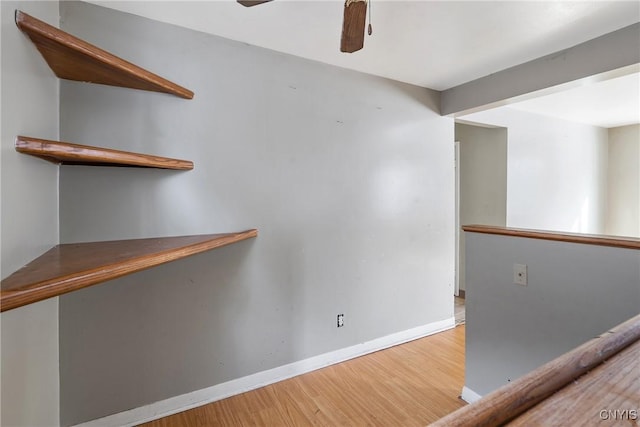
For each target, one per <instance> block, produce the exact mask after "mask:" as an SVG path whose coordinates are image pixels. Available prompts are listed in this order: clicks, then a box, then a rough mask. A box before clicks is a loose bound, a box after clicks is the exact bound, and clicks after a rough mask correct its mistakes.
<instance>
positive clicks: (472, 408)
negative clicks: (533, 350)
mask: <svg viewBox="0 0 640 427" xmlns="http://www.w3.org/2000/svg"><path fill="white" fill-rule="evenodd" d="M639 340H640V315H638V316H636V317H634V318H632V319H629V320H628V321H626V322H624V323H622V324H620V325H618V326H616V327H615V328H613V329H611V330H610V331H608V332H605V333H604V334H602V335H600V336H599V337H597V338H594V339H592V340H590V341H588V342H586V343H585V344H583V345H581V346H579V347H577V348H575V349H573V350H571V351H570V352H568V353H565V354H563V355H562V356H560V357H558V358H556V359H554V360H552V361H550V362H549V363H546V364H544V365H542V366H540V367H539V368H537V369H535V370H533V371H531V372H530V373H528V374H526V375H524V376H522V377H520V378H518V379H517V380H515V381H513V382H511V383H509V384H506V385H505V386H503V387H500V388H499V389H497V390H495V391H493V392H492V393H489V394H487V395H486V396H484V397H483V398H482V399H480V400H478V401H477V402H474V403H473V404H471V405H468V406H466V407H464V408H462V409H459V410H457V411H456V412H454V413H452V414H449V415H448V416H446V417H445V418H443V419H441V420H439V421H438V422H436V423H434V424H433V426H434V427H454V426H460V427H462V426H469V425H474V426H478V427H481V426H499V425H503V424H504V423H506V422H508V421H510V420H513V419H514V418H516V417H518V416H520V415H522V414H523V413H524V412H525V411H527V410H528V409H530V408H532V407H533V406H534V405H536V404H538V403H540V402H542V401H543V400H544V399H546V398H547V397H549V396H551V395H552V394H553V393H556V392H557V391H559V390H561V389H562V388H563V387H565V386H566V385H567V384H569V383H571V382H572V381H575V380H576V379H578V378H579V377H580V376H582V375H584V374H585V373H586V372H588V371H590V370H592V369H595V368H596V367H598V366H599V365H600V364H601V363H603V362H604V361H605V360H607V359H610V358H612V357H614V356H615V355H616V354H618V353H620V352H621V351H623V350H624V349H625V348H627V347H629V346H631V345H633V344H635V343H637V342H638V341H639ZM630 397H631V398H637V395H632V396H630ZM531 425H535V424H531ZM545 425H546V424H545ZM570 425H585V424H580V423H578V424H573V423H570Z"/></svg>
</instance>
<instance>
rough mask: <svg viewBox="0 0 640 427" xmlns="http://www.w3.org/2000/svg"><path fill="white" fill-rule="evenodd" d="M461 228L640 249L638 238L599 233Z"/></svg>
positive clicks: (469, 226) (489, 227) (489, 226)
mask: <svg viewBox="0 0 640 427" xmlns="http://www.w3.org/2000/svg"><path fill="white" fill-rule="evenodd" d="M462 229H463V230H464V231H466V232H470V233H482V234H496V235H501V236H512V237H527V238H530V239H542V240H553V241H558V242H568V243H582V244H586V245H599V246H612V247H615V248H624V249H640V239H637V238H634V237H624V236H607V235H600V234H578V233H565V232H557V231H545V230H530V229H524V228H511V227H499V226H494V225H465V226H463V227H462Z"/></svg>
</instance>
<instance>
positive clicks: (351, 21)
mask: <svg viewBox="0 0 640 427" xmlns="http://www.w3.org/2000/svg"><path fill="white" fill-rule="evenodd" d="M366 20H367V2H366V0H346V1H345V3H344V17H343V20H342V38H341V40H340V51H341V52H347V53H353V52H356V51H358V50H360V49H362V47H363V46H364V26H365V22H366Z"/></svg>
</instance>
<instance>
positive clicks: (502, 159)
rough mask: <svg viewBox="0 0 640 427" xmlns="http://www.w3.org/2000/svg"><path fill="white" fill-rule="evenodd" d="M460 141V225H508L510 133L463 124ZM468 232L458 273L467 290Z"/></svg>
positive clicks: (457, 130)
mask: <svg viewBox="0 0 640 427" xmlns="http://www.w3.org/2000/svg"><path fill="white" fill-rule="evenodd" d="M455 139H456V141H459V142H460V153H459V155H460V158H459V167H460V190H459V191H460V208H459V209H460V224H461V225H467V224H484V225H501V226H504V225H506V223H507V130H506V129H505V128H488V127H480V126H471V125H466V124H462V123H456V125H455ZM464 242H465V233H460V241H459V248H460V249H459V250H460V253H459V264H458V274H459V277H460V282H459V283H460V289H461V290H465V289H466V286H465V280H466V279H465V274H464V272H465V270H464Z"/></svg>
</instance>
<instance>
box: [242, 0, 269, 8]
mask: <svg viewBox="0 0 640 427" xmlns="http://www.w3.org/2000/svg"><path fill="white" fill-rule="evenodd" d="M270 1H272V0H238V3H240V4H241V5H243V6H244V7H251V6H257V5H259V4H262V3H269V2H270Z"/></svg>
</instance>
